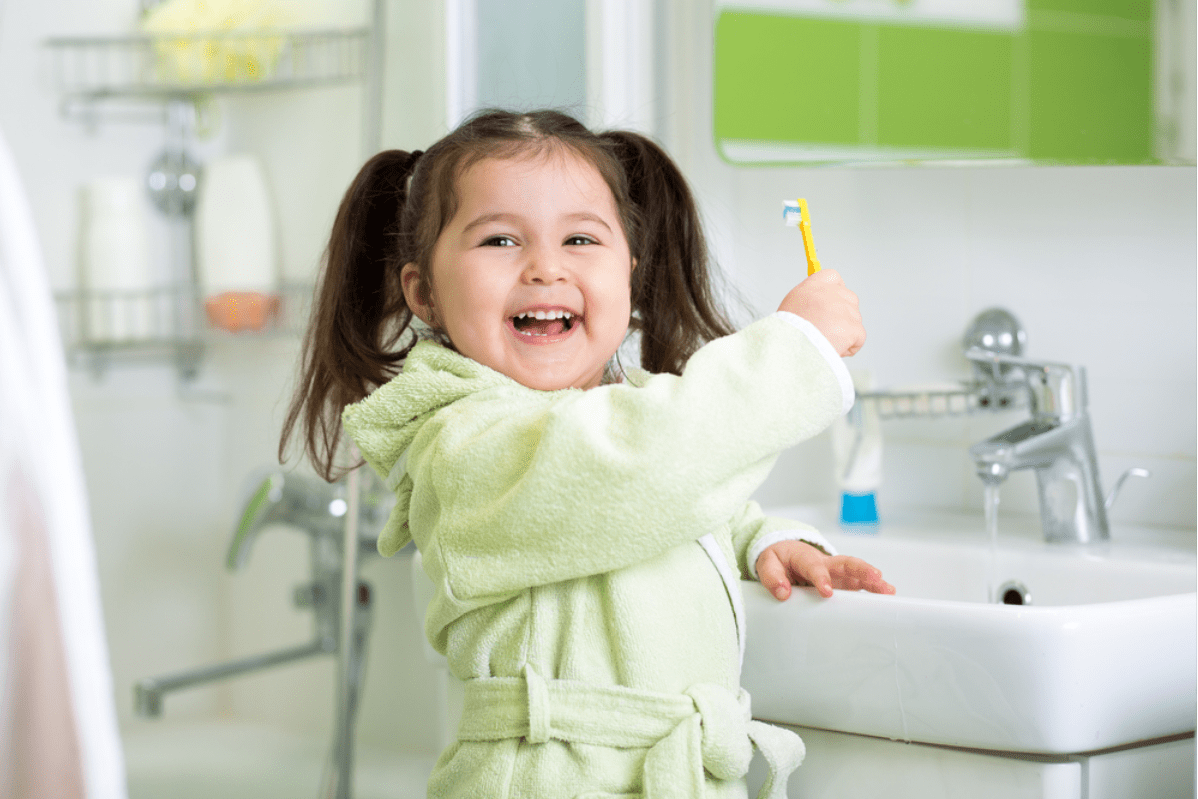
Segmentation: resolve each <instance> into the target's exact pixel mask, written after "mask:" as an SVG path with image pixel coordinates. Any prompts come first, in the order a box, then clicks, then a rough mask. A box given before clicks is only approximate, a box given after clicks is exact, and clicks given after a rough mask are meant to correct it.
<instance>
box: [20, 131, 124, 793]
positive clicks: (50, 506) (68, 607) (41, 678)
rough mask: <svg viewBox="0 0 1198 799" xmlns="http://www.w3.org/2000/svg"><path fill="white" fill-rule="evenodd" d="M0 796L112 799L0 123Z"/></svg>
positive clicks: (45, 318)
mask: <svg viewBox="0 0 1198 799" xmlns="http://www.w3.org/2000/svg"><path fill="white" fill-rule="evenodd" d="M0 735H2V736H3V741H2V748H0V797H14V799H24V798H25V797H28V798H29V799H35V798H40V797H88V799H124V797H126V795H127V793H126V788H125V774H124V762H123V757H122V753H121V747H120V738H119V734H118V730H117V722H116V710H115V706H114V699H113V691H112V672H111V668H110V665H109V660H108V645H107V642H106V639H105V635H104V621H103V614H102V612H101V607H100V587H99V579H98V573H97V568H96V557H95V549H94V546H93V541H92V534H91V527H90V523H89V519H88V508H87V494H86V489H85V485H84V477H83V466H82V461H81V457H80V452H79V444H78V441H77V439H76V436H75V425H74V419H73V417H72V414H71V406H70V399H69V397H68V394H67V374H66V364H65V361H64V357H63V350H62V343H61V341H60V338H59V334H58V327H57V325H56V321H55V315H54V307H53V302H52V299H51V295H50V287H49V283H48V281H47V278H46V273H45V269H44V268H43V264H42V260H41V252H40V249H39V247H38V243H37V237H36V232H35V230H34V226H33V217H32V214H31V213H30V209H29V206H28V203H27V201H26V199H25V194H24V191H23V189H22V187H21V184H20V178H19V175H18V173H17V169H16V165H15V163H14V161H13V158H12V154H11V152H10V151H9V149H8V145H7V142H6V141H5V140H4V137H3V135H2V134H0Z"/></svg>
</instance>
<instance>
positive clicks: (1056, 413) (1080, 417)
mask: <svg viewBox="0 0 1198 799" xmlns="http://www.w3.org/2000/svg"><path fill="white" fill-rule="evenodd" d="M965 357H966V358H968V359H969V360H970V361H972V362H973V363H974V365H975V367H974V368H975V372H976V373H978V375H979V376H980V377H981V378H982V379H983V380H990V379H992V380H993V381H994V382H995V383H999V384H1002V385H1005V386H1010V385H1012V384H1022V385H1023V386H1024V387H1025V388H1026V392H1027V399H1028V407H1029V408H1030V409H1031V412H1032V417H1031V419H1029V420H1027V421H1026V422H1023V423H1022V424H1019V425H1016V426H1015V427H1012V428H1010V429H1009V430H1005V431H1003V432H1001V433H999V434H998V435H995V436H992V437H990V438H988V439H986V440H985V441H982V442H980V443H978V444H975V445H974V446H972V447H970V448H969V454H970V455H971V456H972V457H973V460H974V464H975V465H976V467H977V473H978V476H979V477H980V478H981V479H982V481H983V482H984V483H987V484H990V485H997V484H999V483H1001V482H1002V481H1004V480H1005V479H1006V478H1007V475H1008V474H1010V473H1011V472H1013V471H1015V470H1016V469H1034V470H1035V471H1036V483H1037V487H1038V488H1039V493H1040V520H1041V523H1042V525H1043V528H1044V537H1045V538H1046V539H1047V540H1048V541H1051V542H1057V543H1078V544H1093V543H1099V542H1103V541H1108V540H1110V526H1109V523H1108V521H1107V510H1108V509H1109V508H1110V506H1111V505H1112V504H1113V503H1114V501H1115V497H1116V495H1117V494H1118V491H1119V488H1120V487H1121V486H1122V485H1123V481H1124V480H1126V479H1127V477H1129V476H1139V477H1147V476H1148V473H1147V472H1146V471H1145V470H1143V469H1130V470H1128V472H1126V473H1124V474H1123V475H1122V476H1121V477H1120V478H1119V480H1118V481H1117V482H1116V484H1115V487H1114V488H1113V489H1112V490H1111V493H1110V495H1109V496H1108V497H1107V498H1106V499H1105V500H1104V499H1103V497H1102V483H1101V481H1100V480H1099V477H1098V458H1097V455H1096V453H1095V450H1094V433H1093V431H1092V429H1091V427H1090V414H1089V412H1088V410H1087V397H1086V370H1085V367H1082V366H1076V365H1070V364H1064V363H1050V362H1044V361H1032V360H1029V359H1027V358H1022V357H1019V356H1016V355H1008V354H1004V353H997V352H993V351H991V350H986V349H982V348H980V347H973V348H971V349H969V350H968V351H966V353H965Z"/></svg>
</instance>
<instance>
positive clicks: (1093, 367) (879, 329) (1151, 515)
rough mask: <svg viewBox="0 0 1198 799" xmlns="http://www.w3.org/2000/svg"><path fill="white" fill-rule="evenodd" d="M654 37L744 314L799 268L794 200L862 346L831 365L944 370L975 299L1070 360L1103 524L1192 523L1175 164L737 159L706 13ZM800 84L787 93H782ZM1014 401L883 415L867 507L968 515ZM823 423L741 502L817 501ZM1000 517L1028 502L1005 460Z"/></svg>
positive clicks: (677, 151) (1186, 314)
mask: <svg viewBox="0 0 1198 799" xmlns="http://www.w3.org/2000/svg"><path fill="white" fill-rule="evenodd" d="M669 5H670V8H671V10H672V12H673V13H674V14H675V15H676V20H677V25H676V26H674V27H673V28H672V31H671V33H670V34H669V38H668V40H667V41H666V42H665V51H666V57H665V59H664V66H665V67H666V69H667V72H668V73H669V74H668V76H667V80H666V85H667V86H668V87H669V96H670V98H671V101H672V106H673V112H672V113H670V114H668V115H667V116H666V125H665V128H664V129H663V131H662V136H663V138H664V139H665V141H666V143H667V145H668V146H669V148H670V150H671V152H672V153H673V154H674V155H675V157H676V158H678V160H679V162H680V163H681V165H682V166H683V170H684V172H686V173H687V174H688V176H689V177H690V178H691V180H692V182H693V183H694V186H695V189H696V193H697V194H698V195H699V197H700V201H701V205H702V208H703V212H704V214H705V217H706V221H707V223H708V227H709V235H710V236H711V238H712V239H713V244H714V248H713V249H714V250H715V252H716V255H717V257H718V258H719V260H720V262H721V265H722V266H723V267H724V269H725V271H726V272H727V273H728V274H729V275H730V277H731V279H732V282H733V283H734V284H735V285H736V286H737V287H738V288H739V289H740V291H741V292H742V294H743V295H744V297H745V299H746V300H747V301H748V303H749V305H750V306H751V308H752V310H753V312H754V313H755V314H764V313H768V312H770V311H772V310H774V309H775V308H776V307H777V303H778V302H779V301H780V300H781V298H782V297H783V295H784V294H785V293H786V292H787V291H788V290H789V289H790V288H791V287H792V286H793V285H794V284H795V283H797V282H799V281H800V280H801V279H802V278H803V277H804V276H805V274H806V272H805V267H804V261H803V256H802V244H801V241H800V239H799V236H798V233H797V231H796V230H794V229H793V228H785V227H783V226H782V223H781V221H780V214H779V207H780V202H781V200H783V199H786V198H793V197H798V196H803V197H806V198H807V200H808V202H809V203H810V207H811V214H812V227H813V231H814V234H815V241H816V245H817V248H818V250H819V255H820V260H821V262H822V264H823V266H824V267H825V268H834V269H837V270H839V271H840V272H841V274H842V276H843V277H844V279H845V281H846V282H847V284H848V285H849V287H850V288H852V289H853V290H854V291H856V292H857V294H858V296H859V297H860V299H861V309H862V314H863V317H864V320H865V325H866V331H867V335H868V341H867V343H866V345H865V347H864V349H863V350H862V351H861V352H860V353H859V354H858V355H857V356H856V357H854V358H852V359H850V360H849V361H848V365H849V367H850V368H851V369H864V370H868V371H869V372H870V373H871V374H872V375H873V377H874V379H875V384H876V385H878V386H880V387H898V386H901V385H903V384H907V385H910V384H915V383H925V384H926V383H930V382H941V383H943V382H945V381H948V382H953V381H957V380H962V379H966V378H967V377H968V376H969V368H968V364H967V363H966V361H965V359H964V358H963V357H962V356H961V348H960V340H961V336H962V334H963V333H964V331H965V328H966V326H967V325H968V324H969V322H970V320H971V319H972V318H973V316H974V315H975V314H976V313H978V312H979V311H981V310H983V309H985V308H987V307H990V306H995V305H998V306H1003V307H1006V308H1008V309H1009V310H1011V311H1012V312H1013V313H1014V314H1015V315H1016V316H1017V317H1018V318H1019V319H1020V320H1021V322H1022V323H1023V325H1024V326H1025V328H1026V329H1027V332H1028V347H1027V350H1026V351H1025V352H1026V354H1027V355H1029V356H1030V357H1034V358H1043V359H1045V360H1059V361H1067V362H1072V363H1080V364H1082V365H1084V366H1085V367H1086V368H1087V372H1088V378H1089V388H1090V408H1091V411H1092V414H1093V425H1094V434H1095V438H1096V441H1097V447H1098V451H1099V468H1100V472H1101V474H1102V477H1103V482H1104V486H1105V487H1107V488H1109V487H1110V485H1111V484H1112V483H1113V481H1114V480H1115V478H1116V477H1118V475H1119V474H1121V473H1122V472H1123V471H1124V470H1126V469H1127V468H1129V467H1131V466H1144V467H1147V468H1149V469H1150V470H1152V472H1153V476H1152V478H1151V479H1149V480H1147V481H1133V482H1131V483H1129V484H1128V485H1127V486H1126V487H1125V489H1124V491H1123V493H1122V494H1121V496H1120V499H1119V501H1118V502H1117V503H1116V505H1115V507H1114V510H1113V513H1112V520H1113V522H1114V524H1115V525H1116V533H1117V531H1118V524H1119V523H1120V522H1137V523H1146V524H1166V525H1177V526H1183V527H1189V528H1193V527H1194V526H1195V514H1196V509H1195V482H1196V479H1198V478H1196V471H1195V441H1196V437H1198V433H1196V429H1195V418H1196V408H1198V400H1196V389H1195V387H1196V385H1198V376H1196V372H1195V364H1196V362H1198V349H1196V331H1198V280H1196V269H1195V263H1196V258H1198V243H1196V232H1195V231H1196V216H1198V209H1196V203H1195V196H1196V184H1195V170H1194V168H1193V167H1051V168H1050V167H1023V168H1003V167H996V168H949V167H936V166H923V167H908V168H873V169H870V168H836V167H830V168H821V169H796V168H738V167H732V166H729V165H727V164H724V163H722V162H721V161H720V160H719V158H718V156H717V155H716V153H715V150H714V147H713V146H712V137H711V131H712V123H711V81H710V75H711V41H712V36H713V33H712V16H711V13H710V9H695V8H693V7H692V4H688V3H682V2H671V3H670V4H669ZM801 91H802V89H801V86H797V87H796V92H801ZM1022 418H1023V417H1022V416H1020V415H1019V414H1018V413H1016V412H1007V413H1002V414H994V415H987V416H974V417H964V418H959V419H948V420H939V421H914V420H906V421H887V422H884V423H883V434H884V436H885V437H886V450H885V452H886V455H885V464H884V466H885V480H884V484H883V487H882V489H881V490H880V491H879V498H878V501H879V504H880V507H881V510H880V512H881V513H882V514H883V515H884V514H885V513H886V510H887V509H888V508H890V509H896V508H902V507H910V506H922V507H933V508H943V509H966V510H970V511H975V512H980V508H981V490H980V484H979V481H978V480H977V479H976V477H975V476H974V474H973V467H972V464H971V463H970V462H969V460H968V456H967V449H968V447H969V445H970V444H972V443H974V442H976V441H979V440H981V439H982V438H985V437H986V436H988V435H991V434H992V433H995V432H998V431H999V430H1001V429H1004V428H1005V427H1007V426H1010V425H1012V424H1015V423H1017V422H1018V421H1021V420H1022ZM830 452H831V450H830V441H829V437H828V436H827V434H825V435H823V436H820V437H819V438H817V439H815V440H813V441H811V442H808V443H807V444H804V445H802V446H800V447H798V448H796V449H795V450H793V451H791V452H789V453H787V454H786V455H785V456H783V458H782V460H781V461H780V462H779V465H778V468H776V469H775V471H774V473H773V475H772V476H771V478H770V480H769V481H768V482H767V483H766V485H765V486H763V487H762V489H761V491H759V493H758V497H759V498H760V499H761V500H762V501H763V502H765V503H772V504H793V503H795V502H802V501H825V500H827V501H833V500H834V499H835V496H836V494H835V490H836V489H835V487H834V484H833V481H832V476H831V469H830V462H831V456H830ZM1002 507H1003V510H1004V512H1027V513H1038V502H1037V499H1036V489H1035V479H1034V477H1033V476H1032V475H1031V473H1029V472H1020V473H1016V474H1014V475H1013V476H1012V477H1011V478H1010V480H1008V482H1007V483H1006V484H1005V485H1004V487H1003V499H1002Z"/></svg>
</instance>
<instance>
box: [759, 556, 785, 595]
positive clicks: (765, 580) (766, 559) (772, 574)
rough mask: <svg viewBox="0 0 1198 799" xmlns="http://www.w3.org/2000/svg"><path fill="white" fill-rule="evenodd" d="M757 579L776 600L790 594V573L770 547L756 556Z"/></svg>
mask: <svg viewBox="0 0 1198 799" xmlns="http://www.w3.org/2000/svg"><path fill="white" fill-rule="evenodd" d="M757 579H758V580H759V581H760V582H761V584H762V585H764V586H765V587H766V589H767V590H768V591H769V592H770V593H771V594H773V595H774V596H775V597H776V598H777V599H778V601H782V600H784V599H786V598H787V597H789V596H790V575H789V574H787V572H786V566H785V565H783V563H782V561H781V560H779V559H778V556H777V555H776V554H774V551H773V550H772V549H767V550H766V551H765V552H763V553H761V557H759V558H757Z"/></svg>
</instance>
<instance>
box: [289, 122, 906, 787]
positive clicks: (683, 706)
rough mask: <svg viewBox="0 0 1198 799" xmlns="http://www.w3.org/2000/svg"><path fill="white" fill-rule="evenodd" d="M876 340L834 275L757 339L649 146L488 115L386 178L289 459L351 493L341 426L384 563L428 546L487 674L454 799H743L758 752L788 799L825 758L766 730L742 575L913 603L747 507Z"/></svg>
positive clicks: (345, 241) (359, 190)
mask: <svg viewBox="0 0 1198 799" xmlns="http://www.w3.org/2000/svg"><path fill="white" fill-rule="evenodd" d="M416 320H419V323H420V324H419V325H417V324H416ZM630 330H636V331H639V333H640V361H641V366H642V367H643V369H629V370H626V371H624V372H622V371H621V370H618V369H615V368H613V359H614V356H615V353H616V350H617V349H618V348H619V347H620V345H621V344H622V343H623V342H624V340H625V338H626V337H627V336H628V333H629V331H630ZM864 339H865V333H864V329H863V328H862V326H861V319H860V315H859V313H858V311H857V299H856V296H855V295H854V294H853V293H852V292H851V291H849V290H848V289H847V288H846V287H845V286H844V284H843V282H842V281H841V280H840V278H839V276H838V275H837V274H836V273H835V272H834V271H832V270H824V271H822V272H820V273H817V274H816V275H815V276H813V277H810V278H808V279H807V280H805V281H803V282H802V283H801V284H799V285H798V286H796V287H795V288H794V289H793V290H792V291H791V292H790V293H789V294H788V295H787V296H786V297H785V298H784V299H783V301H782V304H781V306H780V308H779V312H778V313H776V314H773V315H771V316H769V317H767V318H765V319H762V320H760V321H758V322H756V323H754V324H752V325H750V326H748V327H746V328H745V329H744V330H741V331H739V332H736V331H734V330H733V329H732V326H731V325H730V324H729V323H728V322H727V321H726V319H725V317H724V315H723V313H722V312H721V311H720V310H719V308H718V305H717V303H716V302H715V301H714V299H713V292H712V289H711V287H710V285H709V273H708V266H707V260H706V254H705V249H704V246H703V238H702V233H701V228H700V225H699V219H698V214H697V212H696V209H695V205H694V202H693V200H692V198H691V194H690V191H689V189H688V187H687V185H686V182H685V180H684V179H683V178H682V176H681V175H680V174H679V172H678V170H677V168H676V167H675V166H674V164H673V163H672V162H671V161H670V159H669V157H668V156H667V155H666V154H665V153H664V152H663V151H662V150H661V149H660V148H658V147H657V146H656V145H654V144H653V143H652V142H650V141H649V140H648V139H646V138H644V137H642V136H639V135H637V134H634V133H628V132H619V131H616V132H608V133H604V134H599V135H596V134H593V133H591V132H590V131H588V130H587V129H586V128H585V127H583V126H582V125H580V124H579V123H578V122H576V121H575V120H573V119H571V118H570V117H567V116H565V115H562V114H560V113H557V112H552V111H545V112H537V113H532V114H512V113H506V112H491V113H487V114H483V115H481V116H478V117H476V118H474V119H472V120H469V121H468V122H466V123H464V124H463V125H462V126H461V127H460V128H458V129H457V130H455V131H454V132H453V133H451V134H450V135H448V136H447V137H445V138H444V139H442V140H440V141H439V142H437V143H436V144H434V145H433V146H432V147H430V148H429V150H428V152H427V153H423V154H422V153H420V152H418V151H417V152H414V153H406V152H402V151H389V152H385V153H380V154H379V155H378V156H375V158H373V159H372V160H371V161H370V162H368V163H367V164H366V166H365V167H363V169H362V171H361V172H360V173H359V175H358V176H357V178H356V179H355V180H354V183H353V185H351V187H350V189H349V191H348V192H347V194H346V197H345V199H344V200H343V202H342V204H341V208H340V210H339V212H338V216H337V220H336V222H335V224H334V230H333V235H332V239H331V241H330V244H329V249H328V254H327V264H326V267H325V272H324V275H323V278H322V283H321V288H320V293H319V299H318V304H317V309H316V312H315V314H314V318H313V324H312V326H311V328H310V329H309V333H308V338H307V340H306V342H305V351H304V364H303V372H302V376H301V380H300V384H299V388H298V390H297V394H296V398H295V400H294V401H293V404H292V408H291V412H290V414H289V416H288V419H287V423H286V425H285V427H284V435H283V442H284V443H286V441H287V440H288V438H289V436H290V434H291V432H292V431H293V430H294V429H295V427H296V425H299V427H300V430H301V431H302V432H303V434H304V440H305V442H306V449H307V452H308V454H309V456H310V457H311V459H312V460H313V462H314V463H315V464H316V465H317V467H318V469H319V470H320V471H321V472H322V473H323V474H324V475H325V476H326V477H328V478H331V477H333V476H334V474H335V472H336V471H337V454H338V449H337V447H338V442H339V440H340V434H341V429H342V425H343V426H344V429H345V431H346V432H347V433H348V434H349V436H350V438H351V439H352V440H353V441H354V443H355V444H356V445H357V446H358V448H359V450H360V451H361V453H362V455H363V456H364V458H365V460H366V462H367V463H368V464H370V466H371V467H373V468H374V469H375V470H376V471H377V472H378V473H379V474H380V475H381V476H382V477H384V478H385V479H386V481H387V485H388V486H389V487H390V488H391V489H392V490H393V491H395V493H396V498H397V502H396V506H395V510H394V511H393V512H392V515H391V517H390V518H389V520H388V522H387V524H386V526H385V527H384V529H383V532H382V533H381V535H380V537H379V551H380V552H381V553H382V554H384V555H391V554H394V553H395V552H397V551H399V549H400V548H402V547H403V546H405V545H406V544H407V543H408V542H409V541H412V540H414V541H415V543H416V546H417V547H418V548H419V550H420V552H421V553H422V555H423V564H424V568H425V571H426V572H427V573H428V576H429V577H430V579H431V580H432V581H433V584H434V586H435V588H436V595H435V598H434V600H433V602H432V603H431V604H430V606H429V608H428V614H427V617H426V622H425V629H426V633H427V635H428V637H429V640H430V642H431V643H432V644H433V646H434V647H435V648H436V649H437V650H438V651H440V652H442V653H443V654H445V656H446V658H447V659H448V662H449V667H450V671H451V672H452V673H453V674H454V675H455V676H456V677H458V678H459V679H461V680H463V681H464V682H465V707H464V711H463V714H462V722H461V725H460V727H459V729H458V733H457V742H456V743H455V744H454V745H452V746H451V747H450V748H449V749H447V750H446V751H445V752H444V753H443V754H442V756H441V758H440V759H439V760H438V762H437V765H436V768H435V769H434V772H433V775H432V778H431V781H430V784H429V795H430V796H434V797H471V798H472V799H474V798H480V797H588V798H590V799H595V798H596V797H635V796H644V797H650V798H652V797H658V798H660V797H667V796H669V797H675V796H676V797H699V796H708V797H744V796H745V794H746V788H745V774H746V772H747V770H748V765H749V760H750V757H751V754H752V747H753V746H756V747H757V748H759V749H760V750H761V751H762V752H763V754H764V755H765V757H766V760H767V762H768V763H769V766H770V771H771V776H770V779H769V780H768V781H767V784H766V786H765V788H764V789H763V792H762V795H763V796H770V797H781V796H784V794H785V787H786V779H787V776H788V775H789V773H790V772H791V771H792V770H793V769H794V768H795V767H796V766H797V765H798V763H799V761H801V759H802V756H803V747H802V742H801V741H800V740H799V739H798V737H797V736H795V735H794V734H792V733H790V732H788V731H785V730H781V729H778V728H775V727H771V726H769V725H766V724H763V723H761V722H756V721H752V720H751V709H750V705H749V697H748V695H747V694H746V693H745V692H744V691H743V689H741V688H740V663H741V659H742V657H743V653H744V636H745V629H744V613H743V609H742V601H741V593H740V592H741V585H740V580H741V579H742V578H744V579H759V580H760V581H761V582H762V583H763V584H765V585H766V586H768V587H769V589H770V590H771V591H772V592H773V593H774V595H775V596H777V597H778V598H779V599H785V598H786V597H787V596H789V593H790V590H791V589H790V586H791V584H792V582H793V583H799V584H807V585H812V586H814V587H815V588H816V590H818V591H819V593H820V594H821V595H823V596H825V597H830V596H832V595H833V589H834V588H841V589H848V590H858V589H865V590H869V591H876V592H881V593H893V591H894V589H893V588H892V587H891V586H890V585H889V584H887V583H886V582H885V581H884V580H883V579H882V576H881V573H880V572H878V570H877V569H875V568H873V567H871V566H869V565H868V564H866V563H864V562H863V561H861V560H859V559H856V558H850V557H845V556H840V555H837V554H836V553H835V552H833V551H832V549H831V547H830V546H829V545H828V543H827V542H826V541H825V540H824V539H823V537H822V536H820V534H819V533H818V532H817V531H815V530H813V529H811V528H810V527H808V526H806V525H803V524H800V523H797V522H792V521H787V520H783V519H777V518H771V517H767V516H765V515H764V514H763V513H762V512H761V509H760V508H759V507H758V506H757V505H756V504H755V503H753V502H752V501H750V499H749V497H750V495H751V494H752V493H753V491H754V490H755V489H756V488H757V486H758V485H760V483H761V482H762V480H764V479H765V477H766V475H767V474H768V472H769V470H770V468H771V467H772V465H773V463H774V461H775V460H776V458H777V456H778V455H779V453H781V452H782V451H783V450H784V449H786V448H787V447H790V446H792V445H794V444H796V443H797V442H799V441H801V440H804V439H806V438H809V437H811V436H813V435H815V434H816V433H818V432H820V431H821V430H822V429H824V428H825V427H827V426H828V425H829V424H830V423H831V422H832V421H833V420H834V419H835V418H837V417H838V416H839V415H841V414H843V413H844V412H845V411H846V410H847V409H848V408H849V407H850V406H851V404H852V402H853V393H852V384H851V381H850V380H849V376H848V373H847V370H846V369H845V367H844V365H843V363H842V362H841V360H840V358H841V356H844V355H851V354H853V353H854V352H856V351H857V349H859V348H860V346H861V344H862V343H863V342H864ZM796 690H803V686H796Z"/></svg>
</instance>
